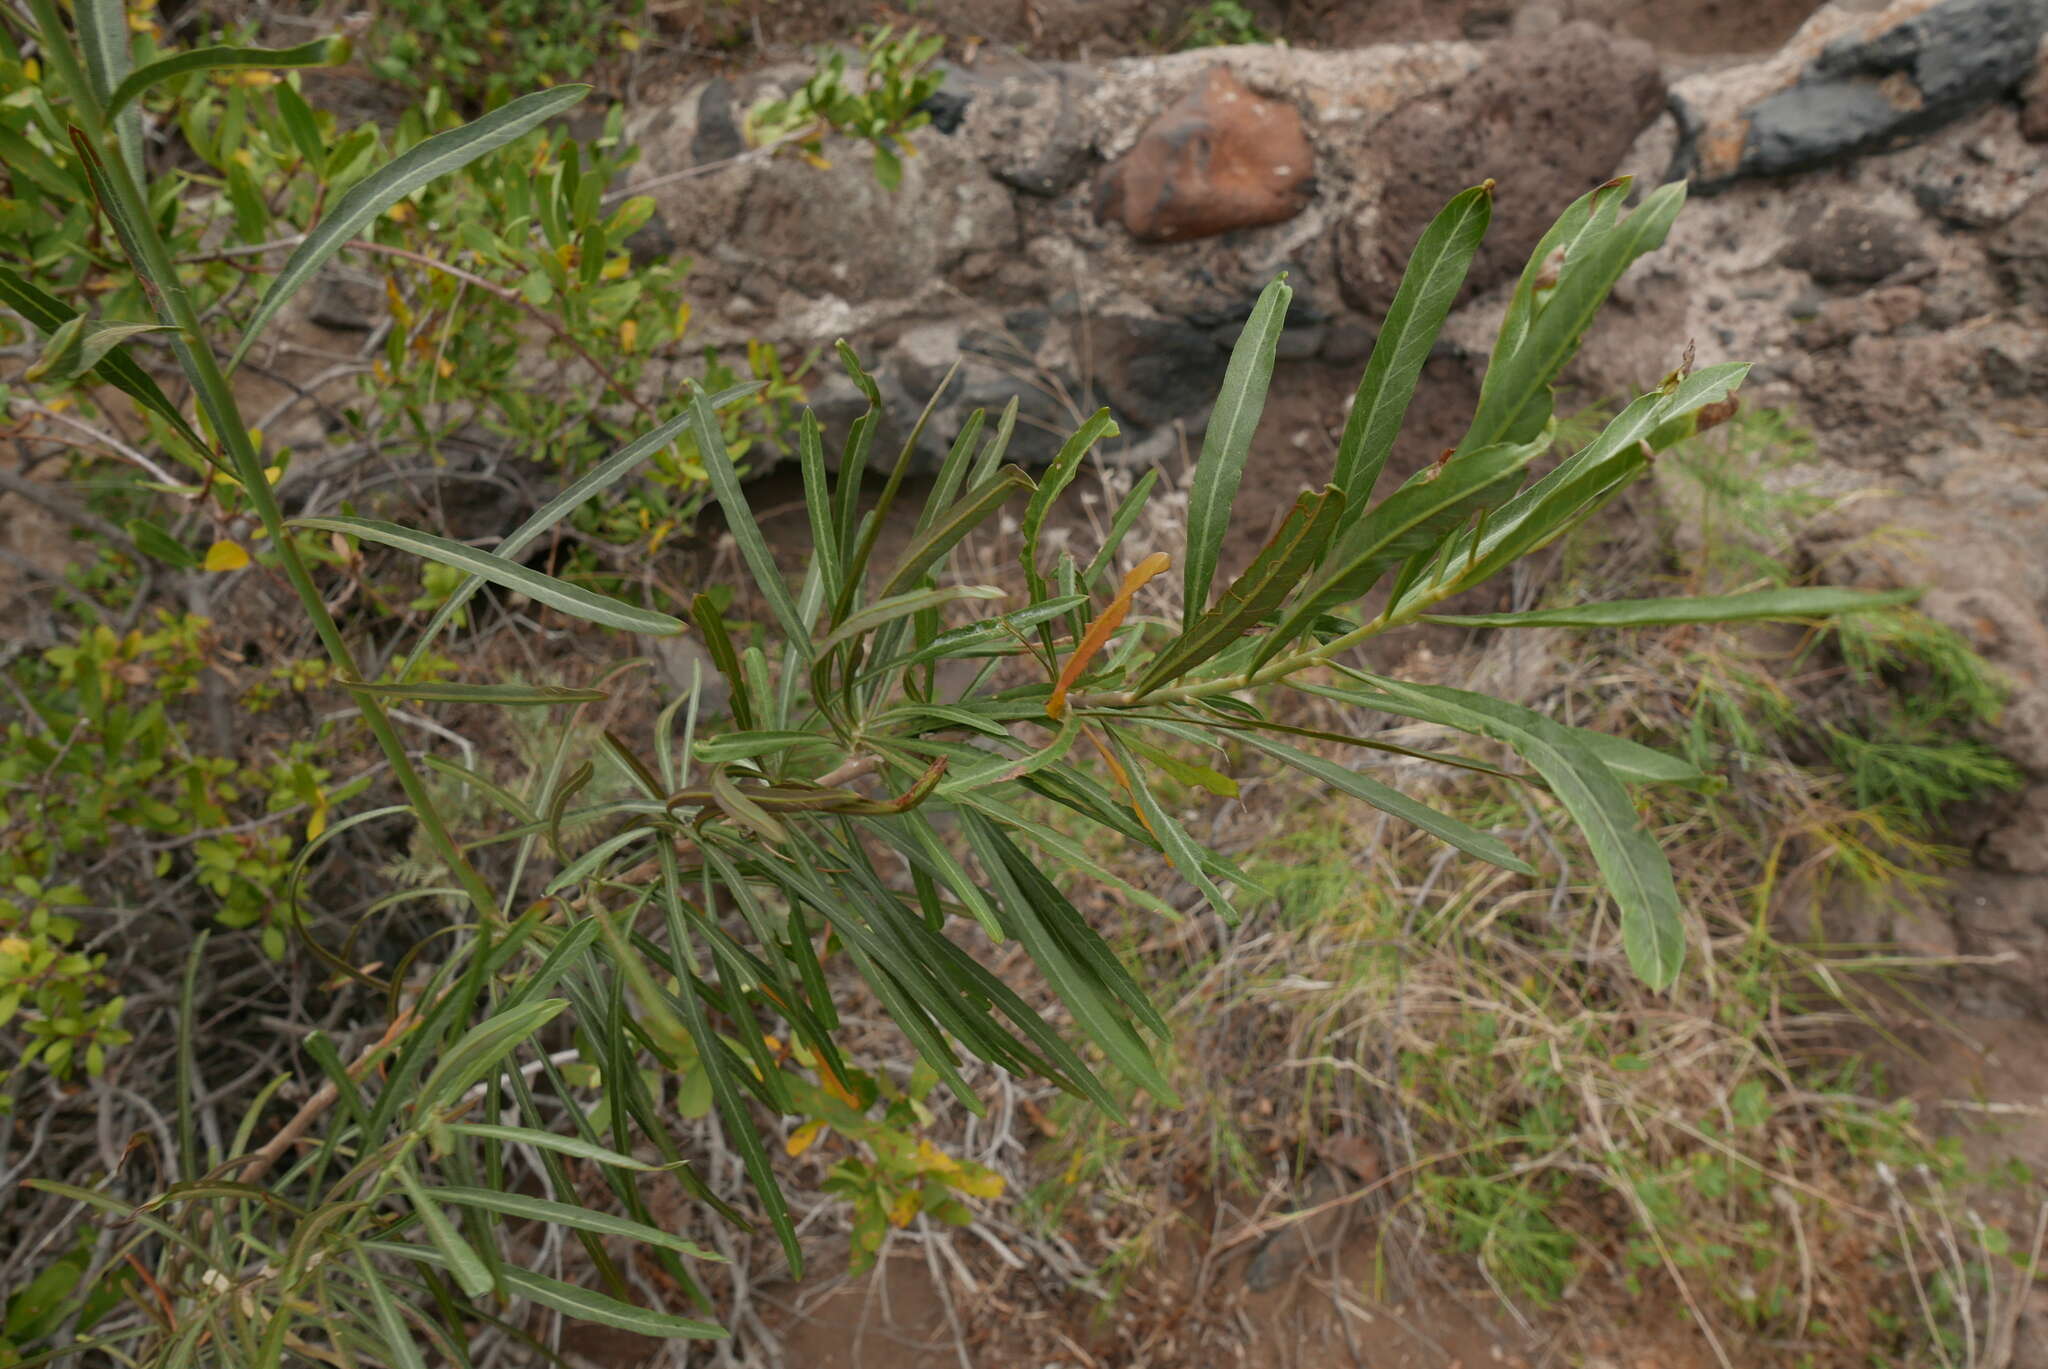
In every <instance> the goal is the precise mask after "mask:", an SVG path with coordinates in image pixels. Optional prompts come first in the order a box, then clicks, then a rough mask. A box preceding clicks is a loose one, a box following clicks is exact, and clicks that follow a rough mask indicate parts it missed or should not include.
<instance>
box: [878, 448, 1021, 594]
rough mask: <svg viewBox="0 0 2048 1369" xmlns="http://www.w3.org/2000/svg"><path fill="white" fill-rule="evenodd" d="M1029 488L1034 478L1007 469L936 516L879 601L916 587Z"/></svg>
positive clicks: (891, 575)
mask: <svg viewBox="0 0 2048 1369" xmlns="http://www.w3.org/2000/svg"><path fill="white" fill-rule="evenodd" d="M1030 488H1032V484H1031V477H1030V476H1028V475H1026V474H1025V473H1024V471H1023V470H1022V469H1021V468H1020V467H1017V466H1005V467H1004V468H1003V469H1002V470H1000V471H998V472H996V474H995V475H994V476H992V477H990V478H989V479H988V480H985V481H983V482H982V483H981V484H980V485H977V486H976V487H975V488H973V489H971V490H969V491H968V492H967V493H966V494H964V495H962V496H961V497H960V499H959V501H958V502H957V503H955V504H953V505H952V506H950V507H949V508H947V509H945V510H944V511H942V512H940V513H939V514H937V516H935V517H934V518H933V519H932V520H931V524H930V526H929V527H927V528H926V529H925V530H924V531H923V532H921V533H920V534H919V535H918V537H917V539H916V540H915V541H914V542H912V543H911V544H910V546H909V548H908V549H906V550H905V551H904V553H903V556H902V559H901V560H899V561H898V562H897V563H896V567H895V569H894V570H892V571H890V572H889V578H888V580H887V581H886V582H885V583H884V584H883V586H882V589H881V594H880V596H879V597H881V598H883V599H888V598H891V597H893V596H895V595H898V594H901V593H903V592H904V591H905V590H908V589H910V588H911V587H913V586H914V585H916V584H917V583H918V582H919V581H920V580H922V579H923V578H924V575H925V572H927V571H929V570H930V569H931V568H932V567H933V566H935V565H937V564H938V563H939V562H940V561H941V560H942V559H944V557H945V555H946V553H947V552H949V551H951V550H952V549H953V548H954V547H955V546H957V545H959V543H960V540H961V539H962V538H964V537H966V536H967V534H968V533H970V532H972V531H974V529H975V528H977V527H979V526H981V524H982V523H984V522H986V521H987V519H988V518H989V516H990V515H991V514H993V513H995V511H996V510H997V509H1000V508H1001V507H1002V506H1003V505H1005V504H1007V503H1009V502H1010V500H1012V499H1014V498H1016V496H1017V494H1018V492H1019V491H1020V490H1028V489H1030Z"/></svg>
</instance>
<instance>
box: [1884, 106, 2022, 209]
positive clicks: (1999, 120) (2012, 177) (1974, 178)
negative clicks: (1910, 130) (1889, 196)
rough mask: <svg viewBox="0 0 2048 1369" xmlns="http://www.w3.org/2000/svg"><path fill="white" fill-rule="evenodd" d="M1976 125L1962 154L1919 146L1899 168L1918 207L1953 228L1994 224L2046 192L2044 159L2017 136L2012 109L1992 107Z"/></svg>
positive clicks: (2019, 132) (1906, 156)
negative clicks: (1979, 130) (1980, 131)
mask: <svg viewBox="0 0 2048 1369" xmlns="http://www.w3.org/2000/svg"><path fill="white" fill-rule="evenodd" d="M1976 123H1977V125H1978V126H1979V127H1980V128H1982V129H1983V136H1981V137H1979V138H1976V139H1973V140H1972V141H1971V142H1970V144H1969V151H1970V154H1971V155H1969V156H1968V157H1957V156H1955V155H1953V152H1951V151H1948V150H1937V149H1935V148H1933V147H1921V148H1916V149H1914V150H1913V151H1912V152H1910V153H1907V154H1905V156H1904V158H1903V159H1902V167H1903V168H1904V169H1905V171H1906V175H1907V177H1908V178H1909V179H1910V180H1911V183H1912V189H1913V200H1914V203H1916V204H1918V205H1919V206H1920V208H1921V209H1922V210H1924V211H1926V212H1927V213H1929V214H1933V215H1935V216H1936V217H1938V218H1940V219H1942V220H1943V221H1944V222H1947V223H1950V224H1953V225H1955V226H1956V227H1958V228H1997V227H1998V226H1999V225H2001V224H2003V223H2006V222H2007V221H2009V220H2010V219H2011V218H2012V217H2013V216H2014V215H2015V214H2017V213H2019V212H2020V210H2021V209H2022V208H2024V207H2025V206H2026V203H2027V201H2028V200H2030V199H2032V198H2033V197H2034V196H2035V195H2037V194H2039V193H2041V192H2042V191H2043V190H2048V161H2044V159H2043V158H2042V156H2041V154H2040V152H2039V150H2038V149H2036V148H2034V147H2032V146H2030V145H2029V144H2028V143H2027V142H2026V140H2025V138H2024V137H2023V136H2022V134H2021V131H2020V127H2019V124H2020V116H2019V112H2018V111H2016V110H2013V109H2011V108H2009V107H1997V108H1994V109H1992V110H1990V111H1987V112H1986V114H1985V115H1984V116H1982V117H1981V118H1980V119H1978V120H1977V121H1976Z"/></svg>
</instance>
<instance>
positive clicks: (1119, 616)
mask: <svg viewBox="0 0 2048 1369" xmlns="http://www.w3.org/2000/svg"><path fill="white" fill-rule="evenodd" d="M1172 564H1173V558H1172V557H1170V556H1168V555H1167V554H1166V553H1165V552H1163V551H1155V552H1153V553H1152V554H1151V555H1150V556H1148V557H1146V558H1145V559H1144V560H1142V561H1140V562H1138V564H1137V565H1136V566H1134V567H1132V568H1131V573H1130V574H1129V575H1126V576H1125V577H1124V582H1123V584H1122V585H1121V586H1120V587H1119V588H1118V589H1117V592H1116V597H1115V598H1114V599H1111V600H1110V601H1109V607H1108V608H1105V609H1104V610H1102V613H1101V614H1100V616H1098V617H1097V618H1096V619H1095V621H1094V622H1092V623H1090V624H1089V625H1088V631H1087V632H1086V633H1084V634H1083V635H1082V637H1081V640H1080V642H1079V644H1077V645H1076V646H1075V647H1074V654H1073V655H1071V656H1069V657H1067V664H1066V666H1065V668H1064V669H1062V670H1061V671H1060V678H1059V681H1058V682H1057V683H1056V684H1054V685H1053V687H1052V697H1051V698H1049V699H1047V700H1046V701H1045V715H1046V716H1047V717H1048V718H1059V717H1064V716H1065V715H1066V711H1067V691H1068V690H1069V689H1071V688H1073V685H1074V681H1076V680H1078V679H1080V678H1081V672H1082V671H1084V670H1086V669H1087V668H1088V662H1090V661H1092V660H1094V659H1095V655H1096V653H1097V652H1099V651H1101V650H1102V648H1103V647H1104V646H1105V645H1107V644H1108V642H1109V639H1110V636H1111V634H1113V633H1114V632H1115V631H1116V630H1117V629H1118V628H1119V627H1122V626H1123V621H1124V615H1125V614H1127V613H1129V612H1130V611H1131V597H1132V596H1133V595H1135V594H1136V593H1137V592H1138V591H1139V590H1141V589H1143V588H1144V587H1145V586H1146V585H1147V584H1148V583H1150V582H1151V581H1152V579H1153V577H1155V576H1158V575H1162V574H1164V573H1165V571H1166V568H1167V567H1168V566H1171V565H1172Z"/></svg>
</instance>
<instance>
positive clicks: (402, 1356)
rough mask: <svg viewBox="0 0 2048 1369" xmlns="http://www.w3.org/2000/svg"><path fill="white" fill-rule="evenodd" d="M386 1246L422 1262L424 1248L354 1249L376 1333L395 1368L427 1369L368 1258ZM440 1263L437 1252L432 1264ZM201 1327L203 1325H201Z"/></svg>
mask: <svg viewBox="0 0 2048 1369" xmlns="http://www.w3.org/2000/svg"><path fill="white" fill-rule="evenodd" d="M379 1247H385V1248H388V1249H389V1251H390V1253H391V1254H394V1255H408V1256H411V1257H412V1258H413V1259H424V1258H425V1255H426V1250H425V1247H422V1246H413V1245H397V1244H390V1245H388V1247H387V1246H386V1243H385V1242H381V1241H380V1242H370V1241H365V1242H363V1244H361V1245H360V1246H358V1247H357V1248H356V1274H357V1277H359V1278H360V1279H361V1280H362V1284H363V1288H364V1290H365V1291H366V1292H368V1293H369V1295H370V1308H371V1311H372V1312H374V1313H375V1314H376V1318H377V1330H378V1331H379V1332H380V1333H381V1334H382V1336H383V1338H384V1348H385V1351H386V1352H387V1353H388V1354H389V1355H390V1356H391V1358H392V1359H393V1360H394V1361H395V1362H396V1363H397V1365H398V1369H427V1362H426V1360H425V1359H424V1358H423V1357H422V1356H421V1355H420V1348H419V1346H418V1345H417V1344H416V1343H415V1342H414V1341H413V1338H412V1328H411V1327H409V1326H407V1325H406V1324H405V1317H404V1315H403V1314H402V1313H400V1312H399V1310H398V1301H397V1299H395V1298H393V1297H392V1296H391V1290H390V1289H388V1288H386V1287H385V1286H384V1276H383V1275H381V1274H379V1273H378V1272H377V1266H376V1263H375V1262H374V1260H373V1259H372V1257H371V1251H372V1250H373V1249H376V1248H379ZM432 1262H433V1263H435V1264H439V1263H441V1260H440V1258H439V1255H438V1253H437V1254H436V1256H435V1259H434V1260H433V1261H432ZM201 1324H203V1323H201Z"/></svg>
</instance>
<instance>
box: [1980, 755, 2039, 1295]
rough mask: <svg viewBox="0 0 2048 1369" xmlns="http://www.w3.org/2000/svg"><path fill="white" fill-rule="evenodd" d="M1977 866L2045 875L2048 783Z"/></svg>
mask: <svg viewBox="0 0 2048 1369" xmlns="http://www.w3.org/2000/svg"><path fill="white" fill-rule="evenodd" d="M2008 811H2009V812H2010V810H2008ZM1977 863H1978V864H1980V865H1982V866H1983V867H1984V868H1985V869H1987V870H1999V871H2003V872H2005V873H2007V874H2015V875H2048V784H2037V785H2035V786H2033V787H2032V788H2031V789H2029V790H2027V793H2026V797H2025V798H2024V799H2023V800H2022V801H2021V802H2020V804H2019V806H2018V811H2017V812H2014V813H2011V815H2010V816H2009V817H2007V818H2006V819H2005V820H2004V821H2003V822H2002V823H2001V825H2000V826H1998V827H1997V828H1996V829H1995V830H1993V831H1992V832H1991V834H1990V835H1989V836H1987V837H1985V838H1984V839H1983V841H1982V842H1980V843H1979V845H1978V848H1977ZM2043 1329H2044V1330H2048V1328H2043Z"/></svg>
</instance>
